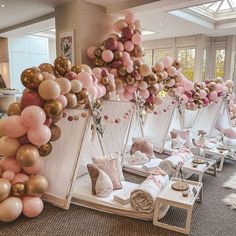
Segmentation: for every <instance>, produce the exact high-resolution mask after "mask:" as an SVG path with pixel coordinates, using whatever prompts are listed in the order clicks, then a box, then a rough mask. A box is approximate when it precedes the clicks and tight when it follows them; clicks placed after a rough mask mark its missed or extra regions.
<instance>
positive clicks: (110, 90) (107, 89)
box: [106, 82, 116, 92]
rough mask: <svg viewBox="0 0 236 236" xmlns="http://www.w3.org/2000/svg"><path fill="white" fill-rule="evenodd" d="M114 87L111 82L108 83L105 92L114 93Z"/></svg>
mask: <svg viewBox="0 0 236 236" xmlns="http://www.w3.org/2000/svg"><path fill="white" fill-rule="evenodd" d="M115 89H116V86H115V84H113V83H112V82H109V83H108V85H106V91H107V92H113V91H115Z"/></svg>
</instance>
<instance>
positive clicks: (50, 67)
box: [39, 63, 56, 75]
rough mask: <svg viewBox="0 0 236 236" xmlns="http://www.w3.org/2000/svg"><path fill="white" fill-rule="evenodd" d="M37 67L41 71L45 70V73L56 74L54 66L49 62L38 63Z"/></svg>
mask: <svg viewBox="0 0 236 236" xmlns="http://www.w3.org/2000/svg"><path fill="white" fill-rule="evenodd" d="M39 69H40V71H41V72H47V73H50V74H53V75H55V74H56V71H55V68H54V66H53V65H52V64H50V63H42V64H40V66H39Z"/></svg>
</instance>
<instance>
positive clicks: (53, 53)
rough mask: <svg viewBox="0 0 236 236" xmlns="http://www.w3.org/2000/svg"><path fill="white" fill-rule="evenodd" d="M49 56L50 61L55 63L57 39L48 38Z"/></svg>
mask: <svg viewBox="0 0 236 236" xmlns="http://www.w3.org/2000/svg"><path fill="white" fill-rule="evenodd" d="M48 56H49V59H48V60H49V63H51V64H54V60H55V59H56V39H48Z"/></svg>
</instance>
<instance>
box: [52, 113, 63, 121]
mask: <svg viewBox="0 0 236 236" xmlns="http://www.w3.org/2000/svg"><path fill="white" fill-rule="evenodd" d="M62 115H63V113H61V114H59V115H58V116H53V117H52V123H57V122H58V121H59V120H60V119H61V118H62Z"/></svg>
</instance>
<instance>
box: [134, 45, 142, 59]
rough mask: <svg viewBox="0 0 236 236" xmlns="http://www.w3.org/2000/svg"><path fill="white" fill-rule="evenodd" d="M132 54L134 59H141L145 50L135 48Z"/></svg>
mask: <svg viewBox="0 0 236 236" xmlns="http://www.w3.org/2000/svg"><path fill="white" fill-rule="evenodd" d="M133 52H134V55H135V57H143V56H144V55H145V50H144V48H143V47H142V46H135V47H134V50H133Z"/></svg>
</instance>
